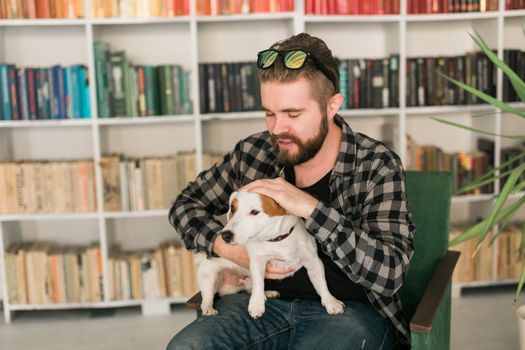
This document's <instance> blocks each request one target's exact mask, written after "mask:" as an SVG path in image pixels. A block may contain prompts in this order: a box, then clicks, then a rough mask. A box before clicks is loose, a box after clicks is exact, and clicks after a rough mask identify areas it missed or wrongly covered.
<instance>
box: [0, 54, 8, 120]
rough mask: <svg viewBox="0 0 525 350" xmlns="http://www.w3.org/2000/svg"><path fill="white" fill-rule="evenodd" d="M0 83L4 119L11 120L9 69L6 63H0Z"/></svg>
mask: <svg viewBox="0 0 525 350" xmlns="http://www.w3.org/2000/svg"><path fill="white" fill-rule="evenodd" d="M0 83H1V84H2V101H0V102H1V104H2V109H3V111H4V113H3V118H4V120H11V94H10V91H9V86H10V84H9V71H8V69H7V64H0Z"/></svg>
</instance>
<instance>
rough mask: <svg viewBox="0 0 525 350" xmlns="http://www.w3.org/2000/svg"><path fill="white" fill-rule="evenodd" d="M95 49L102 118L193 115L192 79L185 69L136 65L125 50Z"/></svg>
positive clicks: (98, 46) (97, 44) (100, 46)
mask: <svg viewBox="0 0 525 350" xmlns="http://www.w3.org/2000/svg"><path fill="white" fill-rule="evenodd" d="M94 46H95V73H96V83H97V84H96V86H97V105H98V116H99V118H109V117H137V116H141V117H143V116H158V115H175V114H190V113H191V110H192V108H191V98H190V88H189V82H190V77H189V73H188V72H186V71H184V69H183V68H182V67H181V66H179V65H160V66H152V65H134V64H133V63H132V62H130V61H129V60H128V59H127V58H126V54H125V52H124V51H116V52H111V50H110V49H109V45H107V44H105V43H103V42H100V41H97V42H95V43H94Z"/></svg>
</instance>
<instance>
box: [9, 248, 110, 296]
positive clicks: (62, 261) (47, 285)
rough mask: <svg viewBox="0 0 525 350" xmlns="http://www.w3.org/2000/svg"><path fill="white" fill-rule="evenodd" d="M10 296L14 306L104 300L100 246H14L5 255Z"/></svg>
mask: <svg viewBox="0 0 525 350" xmlns="http://www.w3.org/2000/svg"><path fill="white" fill-rule="evenodd" d="M4 263H5V272H6V275H5V276H6V282H7V295H8V300H9V302H10V303H12V304H45V303H66V302H72V303H73V302H76V303H79V302H98V301H102V300H103V298H104V297H103V278H102V275H103V272H102V256H101V252H100V247H99V246H98V244H95V243H94V244H92V245H90V246H89V247H58V246H56V245H52V244H51V243H48V242H21V243H15V244H12V245H11V246H9V247H8V248H7V250H6V251H5V254H4Z"/></svg>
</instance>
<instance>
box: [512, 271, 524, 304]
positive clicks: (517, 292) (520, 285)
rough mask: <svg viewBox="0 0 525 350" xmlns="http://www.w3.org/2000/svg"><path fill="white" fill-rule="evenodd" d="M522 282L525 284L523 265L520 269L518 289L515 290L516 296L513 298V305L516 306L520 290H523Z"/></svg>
mask: <svg viewBox="0 0 525 350" xmlns="http://www.w3.org/2000/svg"><path fill="white" fill-rule="evenodd" d="M523 282H525V264H523V267H522V268H521V276H520V280H519V282H518V288H516V295H515V296H514V305H516V303H517V302H518V298H519V297H520V293H521V290H522V289H523Z"/></svg>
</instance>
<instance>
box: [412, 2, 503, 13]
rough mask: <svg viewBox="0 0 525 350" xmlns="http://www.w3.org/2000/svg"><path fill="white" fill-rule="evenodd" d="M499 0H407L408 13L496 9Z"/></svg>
mask: <svg viewBox="0 0 525 350" xmlns="http://www.w3.org/2000/svg"><path fill="white" fill-rule="evenodd" d="M498 2H499V0H408V4H407V6H408V8H407V12H408V13H410V14H429V13H456V12H487V11H497V10H498Z"/></svg>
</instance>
